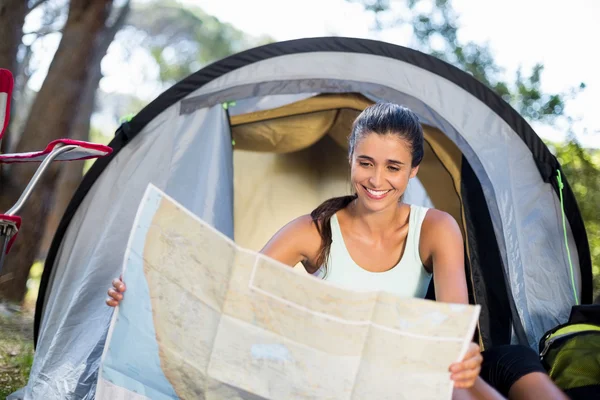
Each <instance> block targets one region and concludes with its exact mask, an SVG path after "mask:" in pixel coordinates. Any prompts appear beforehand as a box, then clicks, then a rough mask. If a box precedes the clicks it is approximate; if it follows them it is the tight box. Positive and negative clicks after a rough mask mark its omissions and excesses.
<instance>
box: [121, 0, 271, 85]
mask: <svg viewBox="0 0 600 400" xmlns="http://www.w3.org/2000/svg"><path fill="white" fill-rule="evenodd" d="M129 26H130V28H133V29H134V32H130V34H135V32H137V33H141V34H142V36H143V40H142V47H144V48H146V49H147V50H148V51H149V52H150V54H151V56H152V58H153V59H154V60H155V61H156V64H157V66H158V68H159V76H160V80H161V81H162V82H164V83H168V84H172V83H175V82H176V81H179V80H181V79H183V78H185V77H186V76H188V75H190V74H192V73H194V72H196V71H197V70H198V69H200V68H202V67H203V66H204V65H206V64H208V63H210V62H212V61H215V60H219V59H222V58H224V57H227V56H229V55H231V54H234V53H237V52H239V51H242V50H245V49H247V48H250V47H254V46H258V45H261V44H266V43H268V42H270V41H272V40H271V39H270V38H266V37H261V38H253V37H250V36H248V35H245V34H244V33H243V32H241V31H239V30H238V29H236V28H235V27H233V26H232V25H230V24H227V23H223V22H221V21H219V20H218V19H217V18H215V17H213V16H211V15H208V14H206V13H205V12H204V11H203V10H202V9H200V8H198V7H193V6H187V7H183V6H182V5H181V4H179V3H176V2H174V1H172V0H160V1H154V2H151V3H150V4H147V5H145V6H141V7H136V8H134V9H133V11H132V16H131V18H130V21H129ZM132 43H137V41H132Z"/></svg>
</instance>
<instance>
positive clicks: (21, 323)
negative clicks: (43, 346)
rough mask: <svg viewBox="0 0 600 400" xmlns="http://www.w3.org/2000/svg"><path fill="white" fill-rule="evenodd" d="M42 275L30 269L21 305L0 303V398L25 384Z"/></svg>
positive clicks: (29, 365) (37, 266)
mask: <svg viewBox="0 0 600 400" xmlns="http://www.w3.org/2000/svg"><path fill="white" fill-rule="evenodd" d="M41 272H42V265H41V263H36V264H35V265H34V267H33V268H32V271H31V274H30V277H29V281H28V282H27V287H28V291H27V296H26V297H25V301H24V303H23V304H22V306H14V305H7V304H2V303H0V399H1V400H4V399H6V396H8V395H9V394H11V393H13V392H15V391H16V390H18V389H20V388H22V387H23V386H25V384H26V383H27V379H28V377H29V370H30V369H31V363H32V362H33V315H34V309H35V300H36V298H37V292H38V287H39V280H40V276H41Z"/></svg>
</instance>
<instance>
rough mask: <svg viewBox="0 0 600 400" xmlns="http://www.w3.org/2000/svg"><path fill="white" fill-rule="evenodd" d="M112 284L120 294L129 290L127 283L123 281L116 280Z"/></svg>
mask: <svg viewBox="0 0 600 400" xmlns="http://www.w3.org/2000/svg"><path fill="white" fill-rule="evenodd" d="M112 284H113V287H114V288H115V289H116V290H117V291H119V292H120V293H123V292H124V291H125V290H126V289H127V288H126V286H125V283H124V282H123V281H122V280H121V279H114V280H113V282H112Z"/></svg>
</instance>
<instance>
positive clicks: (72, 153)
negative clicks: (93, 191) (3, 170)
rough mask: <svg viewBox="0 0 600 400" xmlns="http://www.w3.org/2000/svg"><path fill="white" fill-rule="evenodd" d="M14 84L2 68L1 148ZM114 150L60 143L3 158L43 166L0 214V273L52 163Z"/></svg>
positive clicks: (0, 156) (2, 160) (0, 158)
mask: <svg viewBox="0 0 600 400" xmlns="http://www.w3.org/2000/svg"><path fill="white" fill-rule="evenodd" d="M13 85H14V80H13V76H12V74H11V72H10V71H9V70H6V69H2V68H0V144H1V143H2V137H3V136H4V131H5V130H6V127H7V126H8V121H9V117H10V98H11V96H12V90H13ZM111 152H112V149H111V148H110V147H108V146H104V145H101V144H96V143H89V142H84V141H80V140H70V139H58V140H54V141H52V142H50V143H49V144H48V146H46V148H45V149H44V150H42V151H36V152H30V153H17V154H0V163H6V164H8V163H23V162H41V164H40V166H39V167H38V169H37V170H36V172H35V174H34V175H33V177H32V178H31V180H30V181H29V183H28V184H27V187H26V188H25V190H24V191H23V193H21V196H20V197H19V199H18V200H17V202H16V203H15V205H14V206H13V207H12V208H11V209H10V210H8V211H7V212H6V213H4V214H0V250H1V251H0V271H1V270H2V265H3V263H4V257H5V255H6V254H8V252H9V251H10V248H11V246H12V244H13V243H14V241H15V239H16V237H17V233H18V232H19V228H20V227H21V217H19V216H18V215H17V214H18V212H19V211H20V210H21V208H22V207H23V204H24V203H25V202H26V201H27V199H28V198H29V196H30V194H31V192H32V191H33V189H34V187H35V185H36V184H37V182H38V181H39V180H40V177H41V176H42V175H43V174H44V172H45V171H46V170H47V169H48V166H49V165H50V163H52V161H74V160H86V159H90V158H98V157H104V156H106V155H109V154H110V153H111Z"/></svg>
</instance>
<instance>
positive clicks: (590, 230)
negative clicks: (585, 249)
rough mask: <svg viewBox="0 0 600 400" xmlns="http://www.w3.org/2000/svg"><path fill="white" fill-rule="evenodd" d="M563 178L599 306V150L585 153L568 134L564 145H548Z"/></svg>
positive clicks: (572, 136)
mask: <svg viewBox="0 0 600 400" xmlns="http://www.w3.org/2000/svg"><path fill="white" fill-rule="evenodd" d="M548 144H549V147H550V148H551V149H552V150H553V153H554V154H555V155H556V157H557V158H558V161H559V162H560V163H561V165H562V167H563V171H564V173H565V175H566V176H567V177H573V178H574V177H576V179H571V180H570V183H571V187H572V189H573V192H574V193H575V197H576V198H577V200H578V205H579V210H580V211H581V215H582V217H583V220H584V221H585V225H586V231H587V234H588V240H589V243H590V253H591V256H592V265H593V272H594V288H596V293H595V301H594V302H595V303H596V304H600V293H598V288H600V207H599V206H598V205H599V204H600V151H598V150H596V151H594V152H592V151H588V150H585V149H583V148H582V147H581V145H580V144H579V143H578V142H577V139H576V138H575V137H574V135H570V136H569V139H568V140H567V141H566V142H565V143H548Z"/></svg>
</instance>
